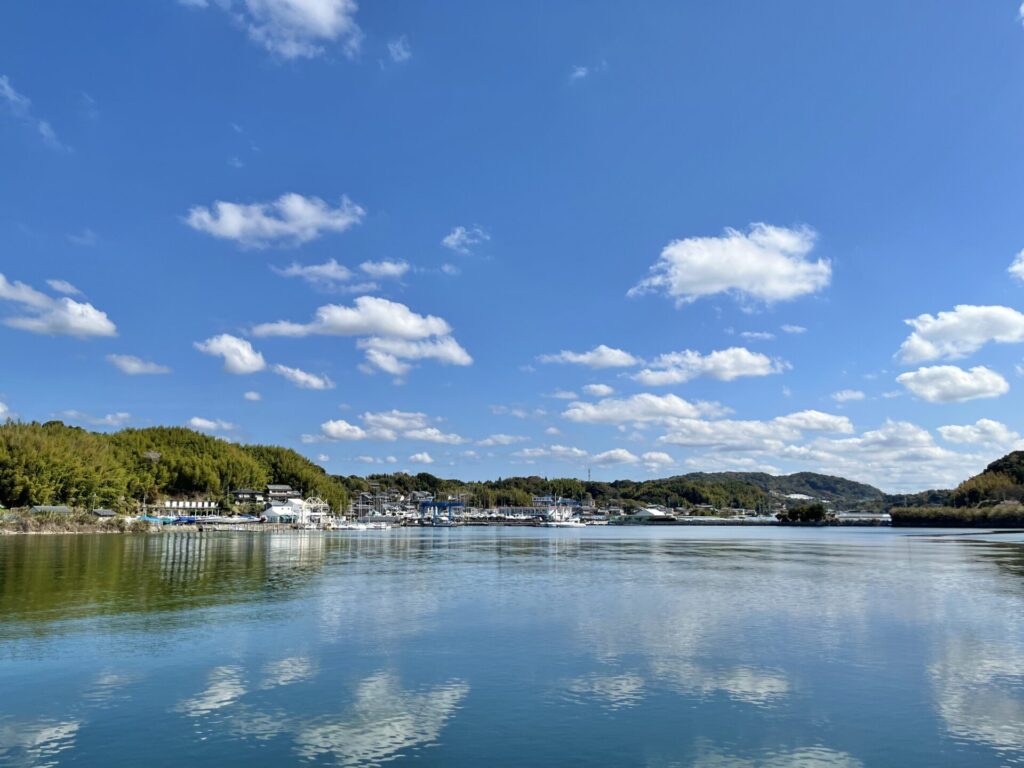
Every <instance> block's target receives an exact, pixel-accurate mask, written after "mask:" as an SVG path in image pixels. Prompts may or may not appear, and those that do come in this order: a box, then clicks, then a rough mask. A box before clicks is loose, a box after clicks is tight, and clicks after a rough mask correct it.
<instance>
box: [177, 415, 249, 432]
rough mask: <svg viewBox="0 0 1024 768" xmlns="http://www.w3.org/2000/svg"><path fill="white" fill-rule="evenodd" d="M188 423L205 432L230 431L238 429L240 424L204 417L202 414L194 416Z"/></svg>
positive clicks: (193, 427)
mask: <svg viewBox="0 0 1024 768" xmlns="http://www.w3.org/2000/svg"><path fill="white" fill-rule="evenodd" d="M188 425H189V426H190V427H192V429H198V430H201V431H203V432H230V431H231V430H233V429H238V425H236V424H232V423H231V422H230V421H224V420H223V419H204V418H203V417H202V416H193V417H192V418H191V419H189V420H188Z"/></svg>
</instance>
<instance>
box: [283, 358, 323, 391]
mask: <svg viewBox="0 0 1024 768" xmlns="http://www.w3.org/2000/svg"><path fill="white" fill-rule="evenodd" d="M273 370H274V373H276V374H277V375H278V376H283V377H284V378H286V379H288V381H290V382H291V383H292V384H294V385H295V386H297V387H298V388H299V389H320V390H323V389H334V382H333V381H331V380H330V379H329V378H327V377H326V376H318V375H316V374H315V373H308V372H306V371H303V370H301V369H299V368H289V367H288V366H287V365H280V364H278V365H275V366H274V368H273Z"/></svg>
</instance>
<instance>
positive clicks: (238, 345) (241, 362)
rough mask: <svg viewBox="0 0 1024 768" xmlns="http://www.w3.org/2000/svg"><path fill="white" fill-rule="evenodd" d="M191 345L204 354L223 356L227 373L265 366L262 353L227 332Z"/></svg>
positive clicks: (254, 370) (257, 369) (252, 369)
mask: <svg viewBox="0 0 1024 768" xmlns="http://www.w3.org/2000/svg"><path fill="white" fill-rule="evenodd" d="M193 346H195V348H196V349H198V350H199V351H200V352H202V353H204V354H207V355H212V356H215V357H216V356H220V357H223V358H224V370H225V371H227V372H228V373H235V374H247V373H256V372H258V371H262V370H263V369H265V368H266V367H267V363H266V361H265V360H264V359H263V355H261V354H260V353H259V352H257V351H256V350H255V349H253V346H252V344H250V343H249V342H248V341H246V340H245V339H240V338H238V337H237V336H232V335H231V334H228V333H222V334H220V335H219V336H214V337H212V338H209V339H207V340H206V341H197V342H196V343H195V344H194V345H193Z"/></svg>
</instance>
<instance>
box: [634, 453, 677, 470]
mask: <svg viewBox="0 0 1024 768" xmlns="http://www.w3.org/2000/svg"><path fill="white" fill-rule="evenodd" d="M640 459H641V461H643V463H644V466H646V467H647V469H649V470H650V471H651V472H654V471H655V470H658V469H661V468H663V467H667V466H670V465H672V464H675V461H676V460H675V459H673V458H672V457H671V456H669V455H668V454H667V453H665V452H664V451H647V453H645V454H643V455H642V456H641V457H640Z"/></svg>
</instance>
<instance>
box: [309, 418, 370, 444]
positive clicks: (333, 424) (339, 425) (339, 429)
mask: <svg viewBox="0 0 1024 768" xmlns="http://www.w3.org/2000/svg"><path fill="white" fill-rule="evenodd" d="M320 431H321V432H323V434H324V436H326V437H327V438H329V439H331V440H365V439H366V430H364V429H363V428H362V427H357V426H356V425H355V424H349V423H348V422H347V421H345V420H344V419H335V420H334V421H325V422H324V423H323V424H321V425H320Z"/></svg>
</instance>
